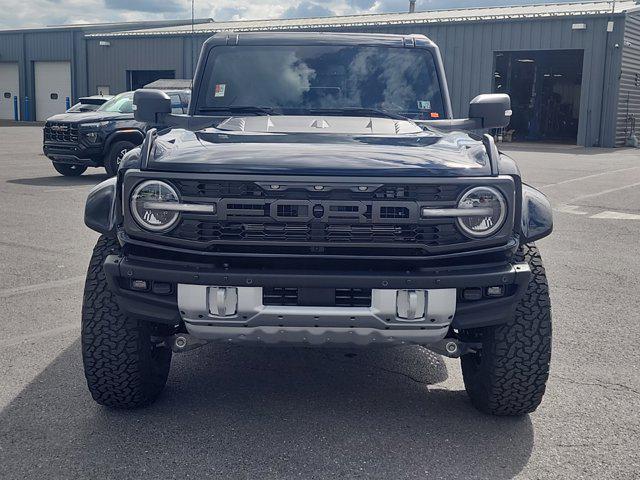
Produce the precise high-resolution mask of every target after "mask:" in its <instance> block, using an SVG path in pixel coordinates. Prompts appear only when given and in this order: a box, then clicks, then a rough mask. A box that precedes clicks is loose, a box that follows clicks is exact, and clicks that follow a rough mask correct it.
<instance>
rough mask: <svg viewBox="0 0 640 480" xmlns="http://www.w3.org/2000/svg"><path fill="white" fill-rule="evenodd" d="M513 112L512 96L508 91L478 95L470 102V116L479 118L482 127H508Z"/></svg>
mask: <svg viewBox="0 0 640 480" xmlns="http://www.w3.org/2000/svg"><path fill="white" fill-rule="evenodd" d="M511 113H512V112H511V98H509V95H507V94H506V93H487V94H484V95H478V96H477V97H476V98H474V99H473V100H471V103H470V104H469V118H473V119H477V120H478V121H479V122H480V123H481V125H482V126H481V128H503V127H506V126H507V125H509V122H510V121H511Z"/></svg>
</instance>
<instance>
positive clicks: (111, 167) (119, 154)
mask: <svg viewBox="0 0 640 480" xmlns="http://www.w3.org/2000/svg"><path fill="white" fill-rule="evenodd" d="M132 148H135V144H133V143H131V142H127V141H126V140H123V141H121V142H115V143H114V144H113V145H111V148H109V153H107V156H106V157H105V158H104V168H105V170H106V171H107V174H108V175H109V176H110V177H113V176H115V174H116V173H118V167H120V162H121V161H122V158H123V157H124V156H125V154H126V153H127V152H128V151H129V150H131V149H132Z"/></svg>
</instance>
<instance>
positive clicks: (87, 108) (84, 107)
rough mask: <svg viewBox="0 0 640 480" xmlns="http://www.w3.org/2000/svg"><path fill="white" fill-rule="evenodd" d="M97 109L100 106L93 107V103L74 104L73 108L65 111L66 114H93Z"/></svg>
mask: <svg viewBox="0 0 640 480" xmlns="http://www.w3.org/2000/svg"><path fill="white" fill-rule="evenodd" d="M98 108H100V105H95V104H93V103H76V104H75V105H74V106H73V107H71V108H70V109H69V110H67V113H75V112H93V111H94V110H97V109H98Z"/></svg>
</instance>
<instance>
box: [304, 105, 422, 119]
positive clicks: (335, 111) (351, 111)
mask: <svg viewBox="0 0 640 480" xmlns="http://www.w3.org/2000/svg"><path fill="white" fill-rule="evenodd" d="M309 112H310V113H315V114H318V113H319V114H324V115H345V114H346V115H356V116H360V115H362V116H366V117H383V118H392V119H394V120H409V121H411V120H410V119H409V118H407V117H405V116H403V115H400V114H398V113H393V112H389V111H387V110H380V109H377V108H364V107H342V108H310V109H309Z"/></svg>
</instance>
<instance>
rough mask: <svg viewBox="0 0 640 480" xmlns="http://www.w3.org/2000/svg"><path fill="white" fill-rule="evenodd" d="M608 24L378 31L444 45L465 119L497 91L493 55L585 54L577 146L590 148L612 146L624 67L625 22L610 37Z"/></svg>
mask: <svg viewBox="0 0 640 480" xmlns="http://www.w3.org/2000/svg"><path fill="white" fill-rule="evenodd" d="M608 21H609V18H607V17H599V18H589V17H586V18H584V17H578V18H566V19H541V20H531V19H528V20H516V21H495V22H483V23H472V24H467V23H459V24H438V25H424V26H417V25H410V26H393V27H386V28H378V29H376V31H384V32H389V33H422V34H425V35H427V36H428V37H429V38H431V39H432V40H433V41H434V42H436V43H437V44H438V45H439V47H440V49H441V51H442V57H443V60H444V65H445V70H446V73H447V78H448V82H449V91H450V93H451V100H452V104H453V111H454V114H455V115H456V116H466V114H467V109H468V105H469V101H470V100H471V99H472V98H473V97H474V96H476V95H478V94H480V93H488V92H491V91H492V89H493V73H494V52H498V51H508V50H571V49H578V50H584V64H583V75H582V92H581V97H580V121H579V126H578V141H577V143H578V145H585V146H593V145H602V146H613V137H614V133H615V129H614V127H613V123H614V122H613V119H614V117H615V114H616V107H615V99H616V94H617V80H616V79H615V74H614V72H616V71H617V69H615V68H612V67H614V66H615V65H616V64H619V57H620V53H619V49H618V50H616V49H615V48H614V45H615V44H616V43H621V41H622V34H623V25H624V17H622V16H618V17H616V18H614V22H615V23H614V31H613V32H612V33H611V34H610V35H609V36H607V31H606V30H607V22H608ZM574 23H585V24H586V26H587V28H586V29H585V30H572V28H571V27H572V25H573V24H574ZM368 30H369V31H371V30H370V29H368ZM605 64H607V68H606V69H605ZM603 95H604V100H603ZM601 106H603V107H604V108H601ZM601 112H602V116H601ZM601 117H602V121H601ZM601 125H602V127H603V128H602V131H601Z"/></svg>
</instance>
